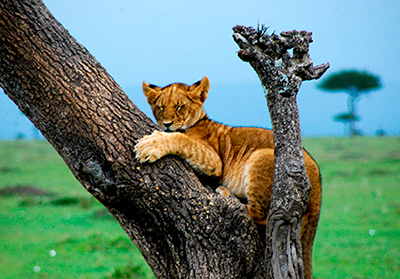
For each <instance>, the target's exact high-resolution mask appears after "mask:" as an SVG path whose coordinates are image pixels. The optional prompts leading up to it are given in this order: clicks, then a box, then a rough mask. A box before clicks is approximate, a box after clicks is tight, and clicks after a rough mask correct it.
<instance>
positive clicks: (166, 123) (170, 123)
mask: <svg viewBox="0 0 400 279" xmlns="http://www.w3.org/2000/svg"><path fill="white" fill-rule="evenodd" d="M172 124H174V121H171V122H163V125H164V126H165V128H167V129H168V128H169V127H171V125H172Z"/></svg>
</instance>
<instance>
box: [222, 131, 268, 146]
mask: <svg viewBox="0 0 400 279" xmlns="http://www.w3.org/2000/svg"><path fill="white" fill-rule="evenodd" d="M229 134H230V135H229V138H230V141H231V145H232V147H243V146H244V145H246V146H247V147H248V148H251V149H253V148H254V149H263V148H272V149H274V146H275V145H274V135H273V131H272V130H269V129H263V128H254V127H234V128H232V129H231V130H230V131H229Z"/></svg>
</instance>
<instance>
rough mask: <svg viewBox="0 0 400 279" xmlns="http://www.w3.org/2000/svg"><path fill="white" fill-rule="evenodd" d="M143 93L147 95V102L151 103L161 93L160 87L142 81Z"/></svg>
mask: <svg viewBox="0 0 400 279" xmlns="http://www.w3.org/2000/svg"><path fill="white" fill-rule="evenodd" d="M142 87H143V93H144V95H145V96H146V97H147V102H148V103H149V104H150V105H152V104H154V102H155V100H157V98H158V96H160V94H161V87H158V86H155V85H153V84H150V83H147V82H145V81H143V86H142Z"/></svg>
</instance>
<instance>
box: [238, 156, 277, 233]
mask: <svg viewBox="0 0 400 279" xmlns="http://www.w3.org/2000/svg"><path fill="white" fill-rule="evenodd" d="M244 168H245V170H244V171H245V173H246V178H245V190H246V196H247V208H248V210H249V213H250V215H251V216H252V217H253V219H254V221H255V222H256V223H257V224H260V225H266V223H267V220H266V219H267V215H268V210H269V205H270V202H271V191H272V184H273V174H274V150H273V149H269V148H266V149H259V150H256V151H254V153H253V154H252V155H251V156H250V158H249V159H248V161H247V162H246V164H245V167H244Z"/></svg>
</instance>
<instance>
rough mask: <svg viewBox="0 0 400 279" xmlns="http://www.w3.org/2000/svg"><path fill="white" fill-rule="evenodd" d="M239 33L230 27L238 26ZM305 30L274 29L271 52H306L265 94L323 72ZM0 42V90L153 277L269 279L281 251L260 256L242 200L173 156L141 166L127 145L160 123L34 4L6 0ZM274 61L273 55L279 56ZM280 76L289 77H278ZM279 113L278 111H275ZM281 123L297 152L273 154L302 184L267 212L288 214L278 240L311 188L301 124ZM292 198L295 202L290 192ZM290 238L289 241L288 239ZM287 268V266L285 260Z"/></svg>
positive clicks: (288, 89)
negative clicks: (208, 182)
mask: <svg viewBox="0 0 400 279" xmlns="http://www.w3.org/2000/svg"><path fill="white" fill-rule="evenodd" d="M238 28H239V27H238ZM238 28H236V31H235V33H236V34H240V33H241V31H240V30H239V29H240V28H239V29H238ZM241 30H247V29H246V28H244V29H241ZM249 30H251V29H249ZM245 33H246V32H245ZM245 33H243V34H242V35H241V36H242V37H243V38H246V36H247V35H246V34H245ZM250 33H251V32H250ZM307 34H309V33H296V32H294V33H293V34H289V33H288V34H287V35H288V36H287V37H285V36H286V34H285V35H284V36H283V37H280V36H275V37H274V40H276V41H277V45H276V46H275V45H274V44H272V46H273V49H272V50H271V51H272V53H275V52H276V51H280V53H285V51H283V50H284V49H283V48H282V44H283V46H284V48H286V46H289V47H294V49H296V48H297V49H299V54H301V55H297V54H296V55H294V59H289V58H288V57H286V56H285V58H284V63H283V64H282V65H284V68H285V67H287V66H288V65H289V64H290V66H291V67H290V69H291V70H293V69H295V70H294V71H289V72H286V71H285V73H287V74H288V75H287V80H286V81H285V80H279V81H278V82H277V83H274V84H272V87H270V89H269V91H270V92H271V93H274V92H278V89H279V88H281V89H282V86H284V87H283V88H285V90H283V91H282V90H281V91H279V92H280V93H281V95H282V96H289V98H287V99H288V100H289V99H290V100H291V102H293V99H294V100H295V98H294V96H295V93H297V90H298V88H299V87H300V84H301V80H302V79H303V80H306V79H310V78H318V77H319V76H320V75H322V73H323V72H324V70H323V67H322V68H321V67H320V68H319V67H316V68H315V69H314V68H313V67H312V62H311V59H309V56H308V42H310V41H311V35H307ZM262 35H263V34H262ZM251 36H252V35H251ZM251 36H250V37H251ZM250 37H248V38H250ZM303 37H304V38H305V39H302V38H303ZM263 38H264V36H259V37H258V39H259V40H260V42H261V41H265V42H267V41H268V38H267V36H266V37H265V39H263ZM0 40H1V41H0V85H1V87H2V88H3V89H4V91H5V93H6V94H7V95H8V96H9V97H10V98H11V99H12V100H13V101H14V102H15V103H16V104H17V106H18V107H19V109H20V110H21V111H22V112H23V113H24V114H25V115H26V116H27V117H28V118H29V119H30V120H31V121H32V123H33V124H34V125H35V126H36V127H37V128H38V129H39V130H40V131H41V132H42V134H43V135H44V137H45V138H46V139H47V140H48V141H49V142H50V143H51V145H52V146H53V147H54V148H55V150H56V151H57V152H58V153H59V155H60V156H61V157H62V158H63V160H64V162H65V163H66V164H67V166H68V167H69V168H70V170H71V172H72V173H73V175H74V176H75V177H76V178H77V179H78V180H79V182H80V183H81V184H82V185H83V186H84V187H85V189H86V190H87V191H89V192H90V193H91V194H92V195H93V196H94V197H95V198H96V199H98V200H99V201H100V202H101V203H102V204H103V205H104V206H105V207H106V208H107V210H108V211H109V212H110V213H111V214H112V215H113V216H114V217H115V218H116V219H117V221H118V222H119V224H120V225H121V227H122V228H123V229H124V231H125V232H126V233H127V234H128V235H129V237H130V238H131V240H132V241H133V243H135V244H136V246H137V247H138V248H139V249H140V251H141V252H142V254H143V256H144V258H145V260H146V261H147V263H148V264H149V266H150V268H151V269H152V270H153V272H154V274H155V276H156V277H158V278H182V277H184V278H203V277H204V276H205V275H207V276H208V277H210V278H233V277H235V278H271V276H267V274H270V273H268V270H270V269H271V264H270V259H271V257H272V255H274V256H275V266H276V267H279V266H280V265H281V263H280V262H279V260H278V262H277V261H276V257H277V256H278V255H277V254H276V253H279V251H280V250H279V249H278V250H277V249H273V248H271V247H270V246H271V243H270V241H268V242H267V246H268V247H267V250H268V251H273V253H272V254H271V253H269V254H265V253H264V251H265V247H266V246H265V245H264V244H263V238H264V235H260V233H259V231H258V229H257V227H256V225H255V223H254V222H253V220H252V219H251V217H250V216H249V214H248V212H247V208H246V207H245V206H244V205H242V204H241V203H240V202H239V201H238V200H236V199H229V200H227V199H226V198H223V197H221V196H219V195H217V194H215V193H214V191H213V190H212V189H209V188H207V187H205V186H203V185H202V184H201V183H200V182H199V180H198V178H197V177H196V175H195V174H194V173H193V171H192V170H191V169H190V167H189V166H188V164H186V163H185V162H184V161H182V160H180V159H179V158H176V157H171V156H169V157H166V158H163V159H161V160H159V161H157V162H155V163H154V164H144V165H139V164H138V163H137V161H136V160H135V156H134V155H135V154H134V152H133V147H134V145H135V143H136V141H137V140H138V139H140V138H142V137H143V136H144V135H146V134H150V133H151V132H152V131H154V130H155V129H158V128H157V126H156V125H155V124H154V123H153V122H152V121H151V120H150V119H149V118H148V117H147V116H145V115H144V114H143V113H142V112H141V111H139V110H138V108H137V107H136V106H135V105H134V104H133V103H132V102H131V101H130V100H129V99H128V97H127V96H126V95H125V94H124V93H123V92H122V90H121V88H120V87H119V86H118V85H117V83H116V82H115V81H114V80H113V79H112V77H111V76H109V75H108V73H107V72H106V70H105V69H104V68H103V67H102V66H101V65H100V64H99V63H98V62H97V61H96V59H95V58H94V57H93V56H91V55H90V53H89V52H88V51H87V50H86V49H85V48H84V47H83V46H82V45H80V44H79V43H77V42H76V41H75V39H74V38H72V37H71V36H70V35H69V34H68V32H67V31H66V30H65V29H64V28H63V27H62V26H61V24H60V23H58V22H57V21H56V20H55V19H54V17H53V16H52V15H51V14H50V12H49V11H48V10H47V8H46V7H45V6H44V5H43V3H42V2H41V1H40V0H29V1H27V0H14V1H8V0H1V1H0ZM244 40H247V39H244ZM237 41H238V40H237ZM238 42H239V41H238ZM256 43H257V42H256ZM240 44H241V46H245V45H246V50H243V51H242V52H240V53H241V54H240V55H241V56H240V57H241V58H242V59H243V58H246V57H248V58H249V59H248V61H250V60H251V61H252V62H250V63H257V59H258V58H257V57H256V56H254V57H253V56H252V54H251V53H252V49H254V48H255V47H257V46H255V45H254V44H252V43H248V44H247V43H244V41H243V42H242V43H240ZM260 45H262V47H266V48H265V52H268V51H269V48H268V47H267V45H266V44H260ZM257 51H258V50H257ZM294 53H297V52H296V51H294ZM263 55H264V54H263ZM262 57H263V58H265V55H264V56H262ZM275 58H278V59H280V58H279V55H278V56H276V57H274V58H273V59H275ZM259 62H260V61H259ZM287 63H289V64H287ZM304 65H306V66H304ZM253 67H254V66H253ZM326 68H327V67H325V70H326ZM271 70H272V71H273V68H271ZM277 73H281V72H279V71H278V72H277ZM289 73H290V75H289ZM264 74H266V75H268V73H264ZM259 75H260V78H261V77H263V75H261V74H260V73H259ZM280 77H281V78H283V79H284V78H285V77H284V75H282V74H280ZM263 79H265V80H267V78H266V77H263ZM292 80H294V81H295V83H294V84H292V83H291V82H292ZM263 84H264V85H265V83H264V82H263ZM270 96H272V94H271V95H270ZM290 96H291V98H290ZM271 98H272V97H271ZM276 98H277V99H279V98H281V97H279V96H278V97H276ZM288 105H289V104H288ZM285 112H287V113H288V115H290V118H288V119H286V120H287V121H290V123H292V121H295V122H296V120H294V119H293V118H292V117H297V116H296V109H295V108H292V107H288V109H287V110H286V111H285ZM274 117H280V118H282V117H284V116H282V115H280V114H279V111H278V112H277V113H275V114H274ZM274 119H275V118H274ZM286 120H280V121H276V123H275V124H274V129H275V128H276V129H278V130H277V134H280V135H282V136H284V134H285V133H286V132H288V133H289V134H290V135H293V136H294V141H293V143H294V144H295V145H294V147H293V149H292V150H289V151H288V152H289V153H288V154H293V153H294V154H295V155H294V159H290V160H289V161H285V160H283V161H281V160H280V159H279V158H281V157H284V156H285V155H286V153H283V152H286V149H280V148H278V149H277V152H276V153H277V154H276V156H277V157H276V158H277V159H276V161H277V162H278V164H283V165H282V166H279V169H282V168H286V169H288V170H289V174H291V176H292V178H291V179H293V178H294V179H295V185H296V186H297V185H299V186H300V187H299V189H300V190H301V191H300V190H299V191H300V192H299V193H293V191H291V190H290V189H289V190H288V189H287V188H288V187H289V186H288V185H286V186H285V187H284V188H283V189H286V190H287V193H288V195H286V196H287V197H286V198H284V200H285V203H284V206H288V208H289V210H290V211H289V213H285V212H283V211H279V209H277V210H274V211H273V212H274V213H275V212H277V213H279V214H284V215H283V217H282V218H283V219H282V218H281V219H279V216H277V215H274V214H271V216H274V217H273V218H272V217H271V218H272V219H273V220H274V222H272V224H275V223H276V222H275V221H279V220H283V221H282V222H281V223H279V226H275V227H274V228H273V232H276V230H278V232H276V233H275V238H277V237H278V236H281V234H280V233H281V232H283V233H285V231H287V229H290V230H292V231H293V232H296V228H297V227H298V225H296V224H298V223H294V221H293V222H292V218H295V221H297V222H298V220H299V218H301V214H302V212H303V211H304V210H302V207H304V203H305V202H306V201H307V197H308V190H309V185H308V184H307V179H306V176H305V177H304V162H303V163H301V158H298V156H300V155H299V152H298V149H299V148H300V149H301V147H299V145H301V137H300V134H299V133H300V131H299V129H298V128H295V130H294V132H293V131H288V130H287V129H286V130H285V128H283V127H282V125H287V123H286V124H285V123H281V122H282V121H283V122H285V121H286ZM279 123H281V124H279ZM289 126H293V125H289ZM279 129H283V130H282V131H281V130H279ZM289 130H290V129H289ZM279 137H280V136H277V139H279ZM278 143H279V142H278ZM300 153H301V152H300ZM301 156H302V153H301ZM289 157H290V158H292V157H291V156H289ZM279 162H280V163H279ZM282 162H283V163H282ZM298 181H300V184H299V183H298ZM307 185H308V186H307ZM289 188H290V187H289ZM289 194H290V196H289ZM294 194H295V196H296V197H295V198H294V199H293V200H294V203H293V202H290V198H291V197H292V195H294ZM274 195H281V193H279V192H278V193H275V194H274ZM278 198H280V196H279V197H278V196H276V197H275V198H274V199H278ZM286 199H288V200H287V201H286ZM276 207H277V208H279V206H278V205H276ZM271 218H270V219H271ZM277 218H278V219H277ZM292 225H293V227H292ZM297 233H298V232H297ZM288 234H289V233H288V232H286V235H288ZM275 238H274V239H275ZM281 238H282V236H281ZM286 239H287V238H286ZM296 239H298V237H297V238H296V237H295V236H294V237H293V240H294V241H296ZM278 242H279V241H278ZM289 242H290V243H291V242H292V239H290V241H289ZM298 244H299V243H298V242H296V243H295V245H294V246H291V245H289V246H288V247H296V249H297V250H296V251H298V249H299V247H298ZM300 249H301V248H300ZM290 252H292V253H289V254H293V253H294V252H293V251H290ZM294 255H295V253H294ZM300 255H301V254H300ZM283 266H284V267H285V266H286V267H287V266H289V267H290V266H291V265H287V261H286V265H285V264H284V265H283ZM295 266H296V269H295V270H294V271H293V272H296V273H299V272H300V273H301V256H300V257H296V262H295ZM297 268H300V270H298V269H297ZM290 271H291V269H290V268H289V272H290ZM293 272H292V273H293Z"/></svg>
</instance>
